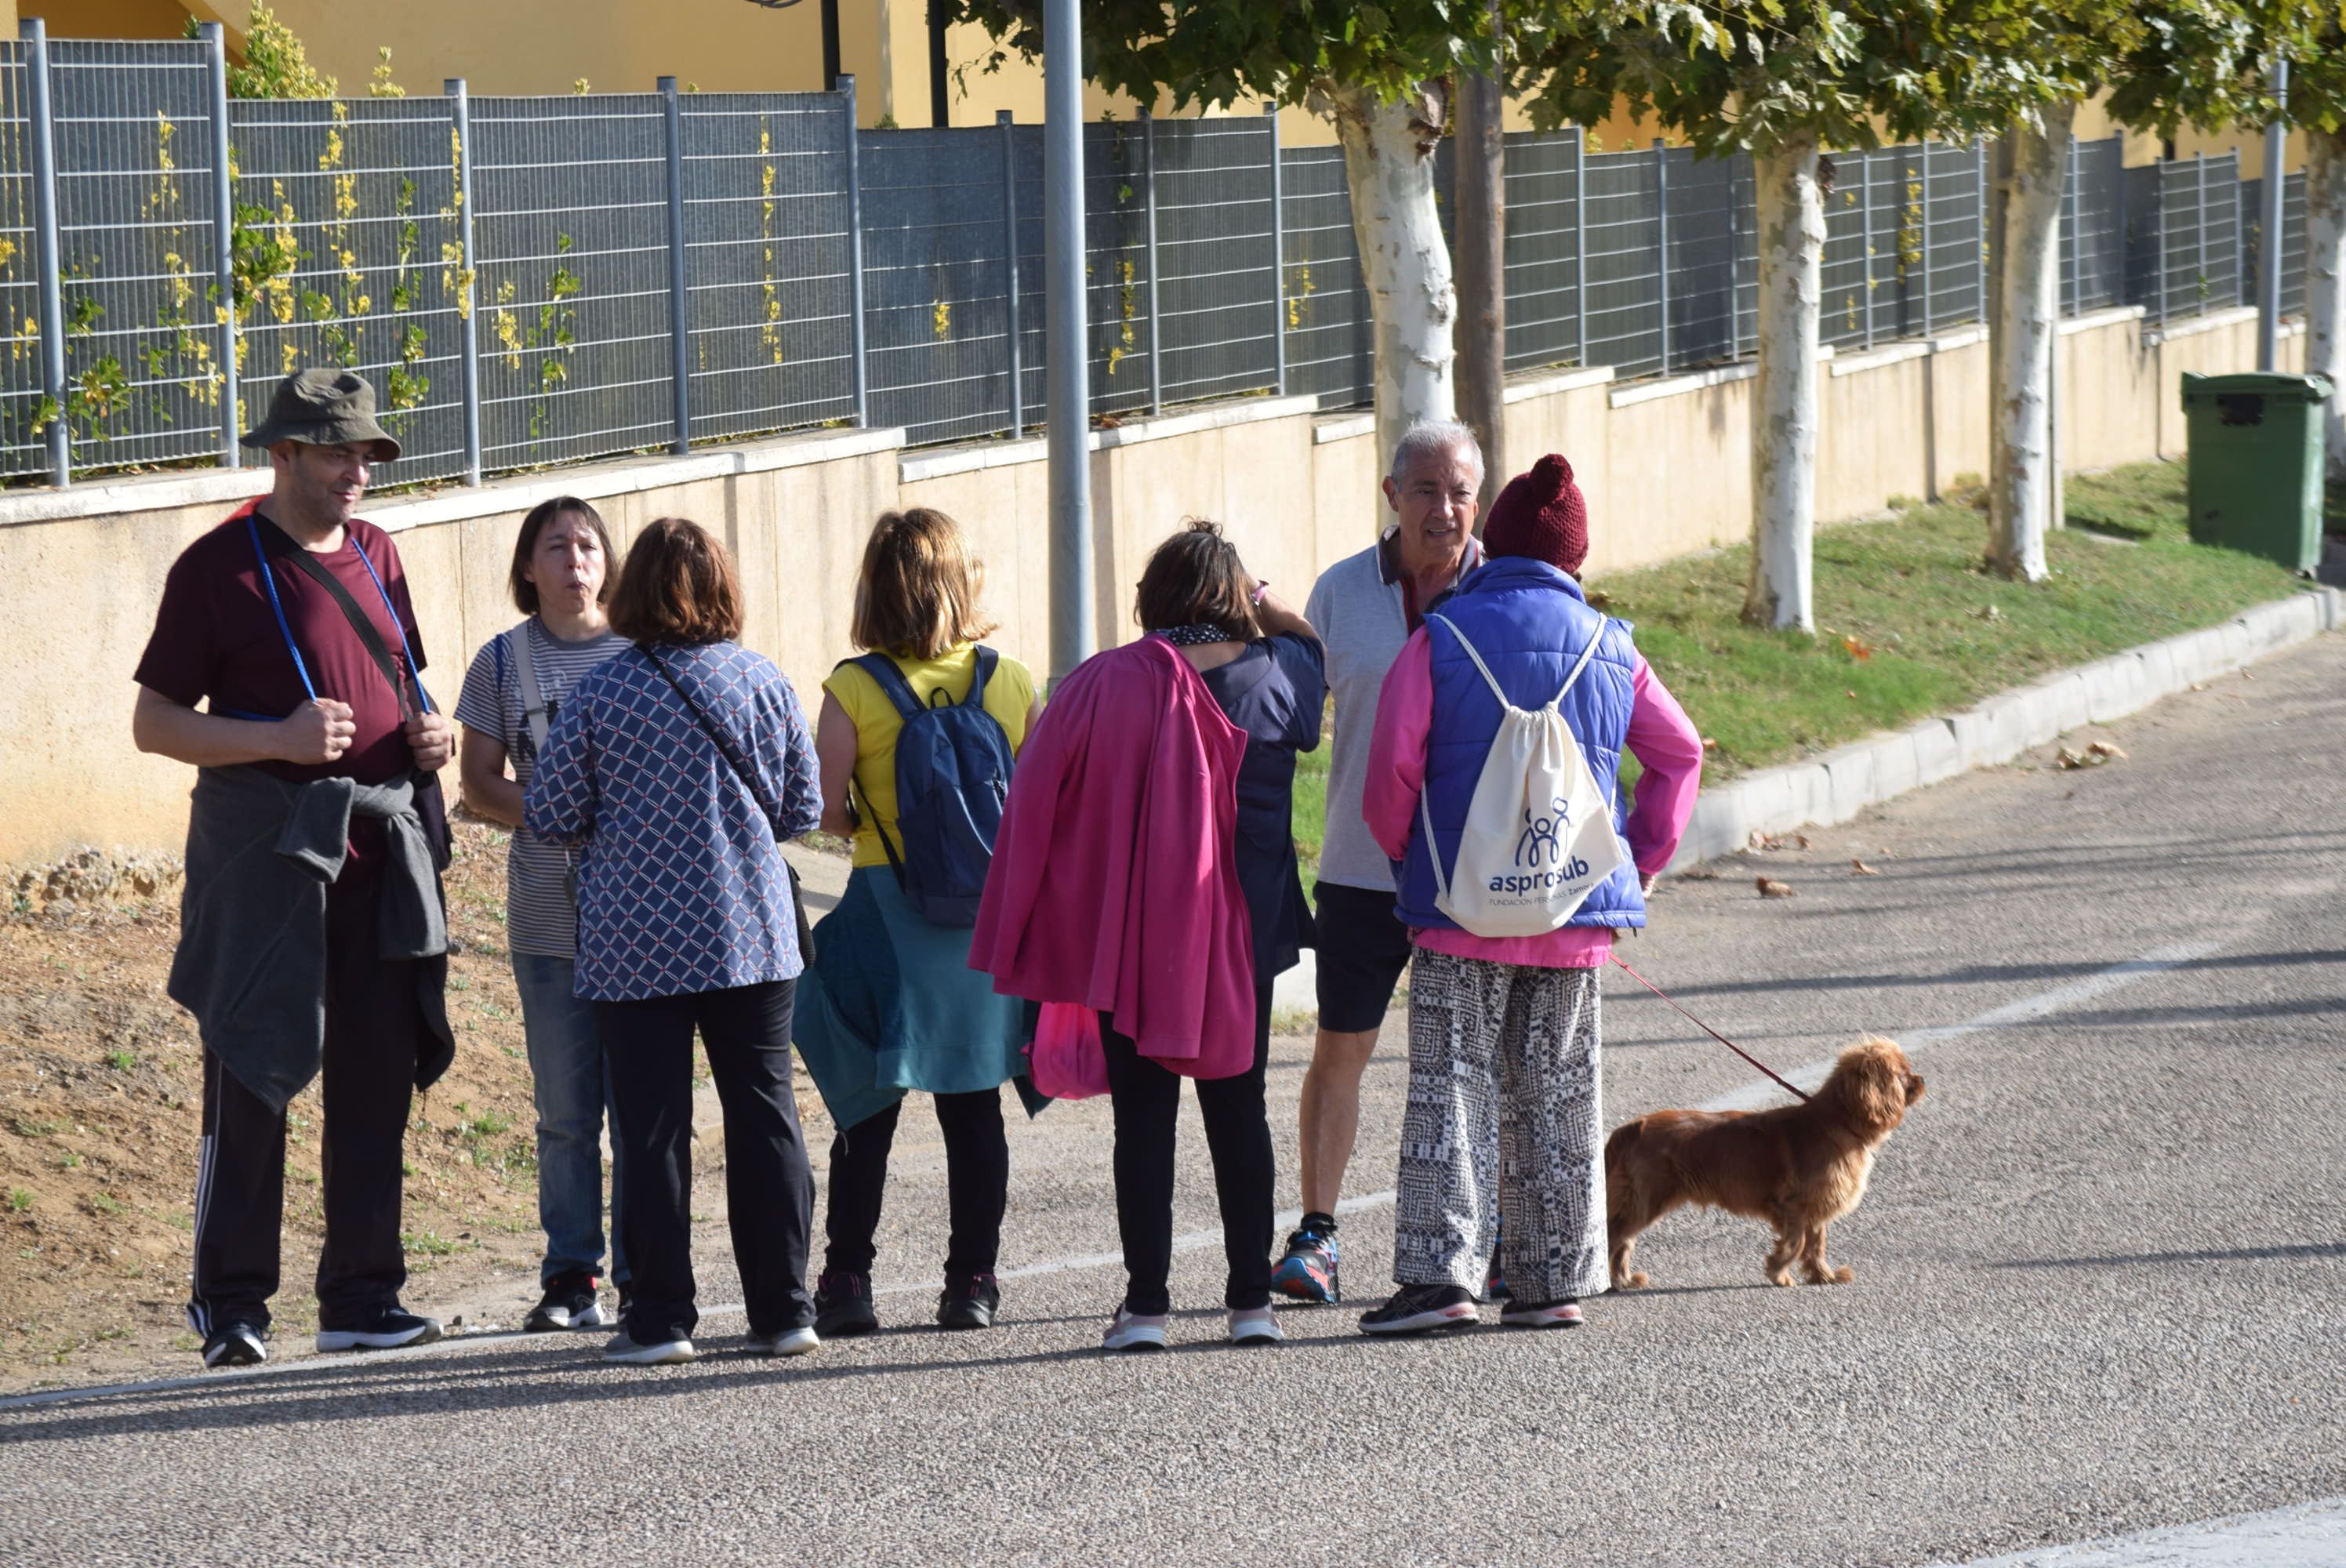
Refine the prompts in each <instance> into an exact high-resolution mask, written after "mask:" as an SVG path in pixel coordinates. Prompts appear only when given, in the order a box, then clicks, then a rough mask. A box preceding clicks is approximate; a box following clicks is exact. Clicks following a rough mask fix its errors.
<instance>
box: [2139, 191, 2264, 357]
mask: <svg viewBox="0 0 2346 1568" xmlns="http://www.w3.org/2000/svg"><path fill="white" fill-rule="evenodd" d="M2157 169H2158V177H2157V202H2158V207H2157V224H2156V226H2155V233H2156V235H2157V244H2158V247H2159V249H2158V253H2157V257H2156V258H2155V259H2154V261H2153V265H2152V272H2151V288H2150V290H2148V292H2147V297H2146V298H2145V300H2144V303H2145V304H2147V306H2149V308H2150V314H2151V318H2152V319H2153V320H2155V321H2170V320H2172V319H2174V318H2175V317H2178V316H2193V315H2205V314H2206V313H2207V312H2208V311H2211V310H2218V309H2221V308H2224V307H2226V306H2229V305H2230V304H2232V303H2233V302H2234V301H2236V300H2239V295H2240V279H2239V267H2240V206H2239V192H2240V181H2239V158H2238V157H2237V156H2236V155H2234V154H2231V153H2225V154H2223V155H2222V156H2221V157H2219V158H2207V157H2204V156H2194V157H2193V158H2190V159H2188V160H2178V161H2175V162H2169V163H2162V164H2160V165H2158V166H2157Z"/></svg>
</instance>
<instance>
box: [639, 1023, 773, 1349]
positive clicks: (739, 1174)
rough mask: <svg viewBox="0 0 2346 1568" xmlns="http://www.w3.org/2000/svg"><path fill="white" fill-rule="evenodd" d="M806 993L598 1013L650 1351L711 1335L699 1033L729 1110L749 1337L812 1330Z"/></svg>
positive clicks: (730, 1169) (642, 1329)
mask: <svg viewBox="0 0 2346 1568" xmlns="http://www.w3.org/2000/svg"><path fill="white" fill-rule="evenodd" d="M796 988H797V983H796V982H795V981H789V980H778V981H771V982H769V983H766V984H763V985H742V986H735V987H733V988H731V989H730V990H726V991H704V992H700V993H696V994H693V995H688V996H658V997H653V998H651V999H649V1000H648V1001H643V1002H597V1003H596V1004H595V1023H596V1026H597V1029H598V1030H600V1031H601V1033H602V1036H603V1054H604V1058H605V1060H606V1061H607V1062H608V1063H609V1064H610V1069H611V1136H612V1139H613V1141H614V1142H616V1143H617V1144H619V1145H622V1146H623V1147H624V1148H625V1149H626V1151H627V1152H626V1155H625V1157H624V1158H622V1159H620V1160H619V1161H618V1162H617V1164H618V1166H619V1170H620V1174H621V1176H622V1177H623V1179H624V1181H625V1183H626V1185H625V1186H624V1187H623V1189H622V1190H621V1193H620V1197H621V1199H622V1201H621V1202H620V1203H618V1204H617V1205H616V1206H615V1207H617V1211H618V1223H619V1234H620V1239H621V1241H622V1243H623V1244H624V1245H625V1246H626V1247H627V1268H628V1272H629V1275H630V1278H629V1279H628V1281H627V1284H628V1288H629V1291H630V1292H631V1295H632V1298H633V1299H632V1303H631V1305H630V1306H629V1308H628V1312H627V1332H628V1334H629V1335H630V1336H632V1337H633V1338H634V1339H636V1340H637V1342H638V1343H640V1344H647V1345H652V1344H659V1343H662V1342H664V1341H666V1340H669V1339H688V1338H689V1337H690V1336H691V1334H692V1331H693V1329H695V1328H696V1327H698V1326H699V1322H700V1314H699V1309H698V1308H696V1307H695V1306H694V1305H693V1296H694V1283H693V1278H692V1034H693V1030H694V1029H695V1027H698V1028H699V1031H700V1042H701V1044H702V1045H703V1046H704V1047H706V1048H707V1050H708V1052H709V1072H710V1073H711V1074H714V1075H715V1077H716V1080H717V1097H718V1099H719V1101H720V1102H721V1103H722V1104H723V1105H724V1107H725V1200H726V1206H727V1208H728V1209H729V1218H730V1221H731V1225H732V1229H733V1261H734V1262H735V1263H736V1264H738V1265H739V1267H740V1270H741V1288H742V1291H743V1300H744V1302H745V1303H746V1305H747V1306H748V1307H749V1309H750V1332H751V1333H753V1334H776V1333H780V1331H781V1330H783V1329H794V1328H797V1327H799V1326H801V1324H807V1323H811V1322H813V1321H814V1302H813V1299H812V1298H811V1297H809V1296H808V1295H807V1288H806V1264H807V1232H808V1229H809V1227H811V1225H812V1223H813V1219H814V1176H813V1174H812V1173H811V1171H810V1170H809V1169H808V1168H807V1156H806V1140H805V1138H804V1136H803V1135H801V1133H800V1131H799V1110H798V1102H797V1100H796V1099H795V1098H794V1097H793V1096H792V1095H791V1093H790V998H791V993H793V991H795V990H796Z"/></svg>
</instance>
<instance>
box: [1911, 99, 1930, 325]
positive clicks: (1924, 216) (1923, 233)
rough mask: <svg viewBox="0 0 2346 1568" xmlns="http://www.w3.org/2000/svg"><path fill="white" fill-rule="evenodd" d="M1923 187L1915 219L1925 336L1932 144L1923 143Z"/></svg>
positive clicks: (1928, 311) (1928, 317)
mask: <svg viewBox="0 0 2346 1568" xmlns="http://www.w3.org/2000/svg"><path fill="white" fill-rule="evenodd" d="M1916 183H1917V184H1919V185H1920V186H1921V187H1922V195H1921V196H1920V197H1919V198H1918V201H1919V202H1920V204H1921V211H1920V213H1919V215H1918V216H1917V217H1916V219H1915V220H1914V227H1915V230H1916V233H1915V244H1914V253H1915V255H1916V256H1918V257H1920V258H1921V259H1922V263H1923V336H1924V337H1925V338H1928V337H1929V336H1930V335H1931V144H1930V143H1929V142H1927V141H1925V142H1924V143H1923V177H1922V178H1921V179H1920V180H1918V181H1917V182H1916Z"/></svg>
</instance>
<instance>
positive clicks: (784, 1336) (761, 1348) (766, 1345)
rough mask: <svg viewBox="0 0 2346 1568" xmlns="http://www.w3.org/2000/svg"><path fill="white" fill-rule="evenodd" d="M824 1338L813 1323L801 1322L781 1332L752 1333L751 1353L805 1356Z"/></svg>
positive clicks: (755, 1354)
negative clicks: (793, 1327) (816, 1330)
mask: <svg viewBox="0 0 2346 1568" xmlns="http://www.w3.org/2000/svg"><path fill="white" fill-rule="evenodd" d="M821 1343H822V1339H821V1336H820V1335H818V1334H816V1333H815V1331H814V1327H813V1325H812V1324H807V1323H801V1325H799V1326H798V1327H797V1328H795V1329H783V1330H782V1331H781V1332H780V1333H779V1334H752V1335H750V1354H751V1355H753V1356H803V1355H805V1354H806V1353H807V1352H808V1351H809V1350H811V1349H814V1348H815V1347H816V1346H817V1345H820V1344H821Z"/></svg>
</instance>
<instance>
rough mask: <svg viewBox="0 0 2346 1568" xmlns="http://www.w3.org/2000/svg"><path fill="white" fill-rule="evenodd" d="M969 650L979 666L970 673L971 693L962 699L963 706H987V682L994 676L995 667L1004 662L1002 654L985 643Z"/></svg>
mask: <svg viewBox="0 0 2346 1568" xmlns="http://www.w3.org/2000/svg"><path fill="white" fill-rule="evenodd" d="M969 651H970V653H971V654H972V656H974V658H975V659H976V666H977V667H976V668H975V669H974V671H973V672H972V673H971V675H970V677H969V695H968V696H967V697H963V698H962V699H961V701H962V706H963V707H964V708H983V707H984V706H985V683H986V682H987V681H989V680H991V679H993V678H994V666H995V665H997V664H999V663H1001V662H1002V656H1001V655H1000V654H998V653H996V652H994V650H993V649H992V648H990V647H986V646H985V645H984V643H980V644H978V645H977V646H976V647H974V648H972V649H970V650H969Z"/></svg>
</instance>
